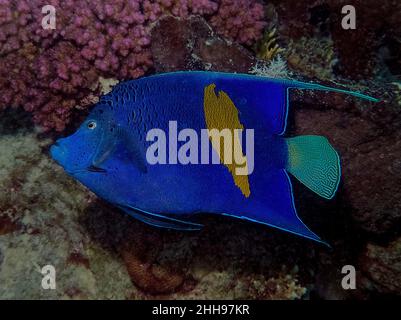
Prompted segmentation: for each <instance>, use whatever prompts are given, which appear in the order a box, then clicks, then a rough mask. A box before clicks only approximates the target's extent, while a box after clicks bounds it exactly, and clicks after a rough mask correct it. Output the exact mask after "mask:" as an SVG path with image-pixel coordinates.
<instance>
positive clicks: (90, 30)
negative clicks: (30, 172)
mask: <svg viewBox="0 0 401 320" xmlns="http://www.w3.org/2000/svg"><path fill="white" fill-rule="evenodd" d="M236 3H237V4H236ZM49 4H50V5H53V6H54V7H55V9H56V29H54V30H52V29H43V28H42V26H41V22H42V18H43V17H44V14H43V13H42V11H41V9H42V7H43V6H45V5H49ZM164 14H172V15H175V16H178V17H182V18H186V17H188V16H189V15H194V14H195V15H202V16H205V17H206V18H208V19H209V18H211V22H212V24H213V25H214V26H215V27H216V29H217V31H218V32H220V33H222V34H224V35H225V36H227V37H230V38H232V39H234V40H237V41H239V42H241V43H245V44H251V43H252V42H253V41H254V40H256V39H257V38H258V37H259V36H260V34H261V29H262V28H263V22H262V21H263V7H262V6H261V5H260V4H257V3H255V2H254V1H251V0H248V1H245V0H239V1H228V0H221V1H212V0H93V1H78V0H63V1H61V0H0V88H1V95H0V110H1V109H4V108H5V107H8V106H11V107H20V106H23V107H24V109H25V110H27V111H28V112H32V114H33V119H34V121H35V122H36V123H38V124H40V125H41V126H42V127H43V128H44V129H56V130H57V131H62V130H64V128H65V125H66V124H67V123H68V122H69V121H70V120H71V117H72V115H73V113H74V110H77V107H78V106H79V107H80V109H82V108H85V107H86V106H87V103H88V102H87V101H88V95H90V94H91V93H93V91H94V88H95V87H96V85H97V83H98V79H99V77H105V78H110V77H111V78H116V79H119V80H123V79H129V78H137V77H140V76H142V75H144V74H145V73H146V72H147V71H148V70H149V69H150V68H151V66H152V57H151V52H150V28H151V23H152V22H154V21H156V20H157V19H158V18H160V17H161V16H162V15H164Z"/></svg>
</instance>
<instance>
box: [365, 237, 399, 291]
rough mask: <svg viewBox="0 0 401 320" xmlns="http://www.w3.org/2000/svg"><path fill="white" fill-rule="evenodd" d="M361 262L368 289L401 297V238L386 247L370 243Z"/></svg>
mask: <svg viewBox="0 0 401 320" xmlns="http://www.w3.org/2000/svg"><path fill="white" fill-rule="evenodd" d="M360 260H361V262H360V264H361V267H362V273H363V275H364V276H365V277H366V279H365V281H364V285H365V287H366V289H370V290H372V287H373V288H374V289H375V290H377V291H378V292H379V293H385V294H391V293H393V294H397V295H400V293H401V278H400V274H401V238H398V239H396V240H394V241H393V242H391V243H389V244H388V245H386V246H382V245H376V244H373V243H369V244H368V245H367V246H366V248H365V250H364V252H363V254H362V256H361V258H360Z"/></svg>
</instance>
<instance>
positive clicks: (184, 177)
mask: <svg viewBox="0 0 401 320" xmlns="http://www.w3.org/2000/svg"><path fill="white" fill-rule="evenodd" d="M292 88H297V89H312V90H324V91H333V92H342V93H345V94H350V95H353V96H355V97H359V98H363V99H366V100H369V101H377V100H376V99H374V98H372V97H369V96H367V95H364V94H361V93H358V92H353V91H347V90H342V89H336V88H330V87H326V86H323V85H319V84H312V83H304V82H298V81H288V80H277V79H271V78H266V77H260V76H251V75H245V74H229V73H218V72H202V71H199V72H198V71H196V72H174V73H166V74H159V75H154V76H149V77H144V78H141V79H138V80H131V81H127V82H123V83H120V84H118V85H117V86H116V87H115V88H114V89H113V91H112V92H111V93H109V94H107V95H104V96H102V97H101V98H100V101H99V102H98V103H97V104H96V105H95V107H94V108H93V110H92V111H91V113H90V115H89V116H88V118H87V120H86V121H85V122H84V123H83V124H82V125H81V126H80V127H79V129H78V130H77V131H76V132H75V133H74V134H73V135H71V136H69V137H67V138H63V139H59V140H58V141H57V142H56V143H55V144H54V145H53V146H52V148H51V155H52V157H53V158H54V159H55V160H56V161H57V162H58V163H59V164H60V165H61V166H62V167H63V168H64V169H65V171H66V172H67V173H68V174H70V175H71V176H73V177H74V178H75V179H77V180H78V181H80V182H81V183H82V184H84V185H85V186H86V187H88V188H89V189H90V190H92V191H93V192H94V193H96V194H97V195H98V196H99V197H101V198H103V199H105V200H106V201H108V202H110V203H112V204H113V205H115V206H117V207H119V208H121V209H122V210H124V211H125V212H126V213H128V214H129V215H132V216H133V217H135V218H137V219H139V220H141V221H143V222H145V223H148V224H151V225H154V226H158V227H165V228H172V229H178V230H198V229H200V228H201V227H202V225H201V224H199V223H196V222H194V221H193V219H192V218H193V217H192V216H193V215H195V214H198V213H208V214H220V215H229V216H231V217H235V218H241V219H246V220H249V221H254V222H257V223H261V224H265V225H269V226H272V227H276V228H279V229H282V230H285V231H288V232H291V233H294V234H297V235H300V236H303V237H306V238H310V239H313V240H316V241H319V242H323V241H322V240H321V239H320V238H319V237H318V236H317V235H316V234H314V233H313V232H312V231H311V230H310V229H308V227H306V226H305V224H304V223H303V222H302V221H301V220H300V219H299V217H298V215H297V212H296V208H295V206H294V194H293V189H292V185H291V180H290V177H289V174H288V173H290V174H291V175H293V176H294V177H295V178H296V179H298V180H299V181H300V182H302V183H303V184H304V185H305V186H306V187H308V188H309V189H311V190H312V191H314V192H315V193H317V194H318V195H320V196H322V197H323V198H326V199H331V198H333V196H334V195H335V193H336V191H337V188H338V185H339V182H340V177H341V167H340V158H339V156H338V154H337V152H336V151H335V149H334V148H333V147H332V146H331V145H330V143H329V142H328V140H327V139H326V138H324V137H322V136H298V137H291V138H286V137H284V136H283V134H284V132H285V129H286V122H287V115H288V106H289V99H288V95H289V91H290V90H291V89H292ZM224 130H226V131H225V133H227V132H228V133H232V135H231V136H230V138H228V139H227V140H226V136H225V135H224V134H222V132H223V131H224ZM227 130H228V131H227ZM212 131H213V132H214V134H212V133H211V132H212ZM205 132H206V133H205ZM216 137H217V138H216ZM211 159H212V160H213V159H214V160H216V159H217V162H216V161H212V160H211ZM233 159H234V160H233ZM241 169H243V170H241Z"/></svg>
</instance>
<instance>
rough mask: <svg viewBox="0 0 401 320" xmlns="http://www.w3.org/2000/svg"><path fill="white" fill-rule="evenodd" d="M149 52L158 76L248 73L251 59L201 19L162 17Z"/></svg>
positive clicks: (245, 50) (156, 27) (242, 49)
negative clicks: (182, 72)
mask: <svg viewBox="0 0 401 320" xmlns="http://www.w3.org/2000/svg"><path fill="white" fill-rule="evenodd" d="M151 39H152V40H151V51H152V55H153V59H154V66H155V69H156V71H157V72H168V71H177V70H216V71H217V70H218V71H227V72H228V71H236V72H242V73H247V72H248V71H249V69H250V68H251V66H252V64H253V63H254V58H253V56H252V54H251V53H250V52H248V50H247V49H245V48H244V47H241V46H239V45H238V44H235V43H232V42H231V43H230V42H227V41H226V40H224V39H222V38H220V37H219V36H217V35H216V34H215V33H214V32H213V30H212V28H211V27H210V26H209V25H208V24H207V22H206V20H204V19H203V18H200V17H191V18H189V19H178V18H174V17H165V18H163V19H160V20H159V22H158V23H157V24H156V25H155V26H154V27H153V29H152V32H151Z"/></svg>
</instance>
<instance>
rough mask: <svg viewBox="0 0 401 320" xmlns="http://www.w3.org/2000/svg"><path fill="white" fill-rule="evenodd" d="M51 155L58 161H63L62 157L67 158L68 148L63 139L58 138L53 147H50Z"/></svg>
mask: <svg viewBox="0 0 401 320" xmlns="http://www.w3.org/2000/svg"><path fill="white" fill-rule="evenodd" d="M50 155H51V156H52V158H53V159H54V160H56V161H57V162H58V163H60V164H61V163H62V159H63V158H65V155H66V149H65V147H64V146H63V143H62V139H59V140H57V141H56V142H55V143H54V144H53V145H52V146H51V147H50Z"/></svg>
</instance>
